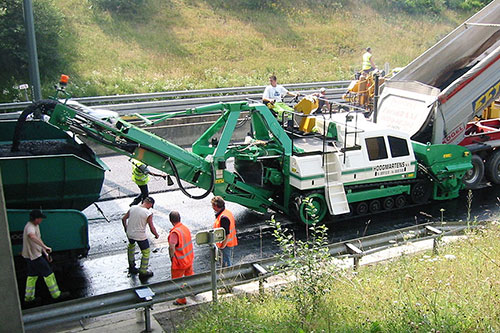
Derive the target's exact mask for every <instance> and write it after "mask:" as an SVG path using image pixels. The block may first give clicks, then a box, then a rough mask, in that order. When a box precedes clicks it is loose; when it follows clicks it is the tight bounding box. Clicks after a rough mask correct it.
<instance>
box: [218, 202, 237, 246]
mask: <svg viewBox="0 0 500 333" xmlns="http://www.w3.org/2000/svg"><path fill="white" fill-rule="evenodd" d="M223 216H225V217H227V218H228V219H229V235H226V239H227V243H226V246H227V247H233V246H236V245H238V239H237V238H236V223H235V221H234V216H233V213H231V212H230V211H229V210H227V209H224V210H223V211H222V213H220V214H219V216H217V218H216V219H215V222H214V229H215V228H220V219H221V218H222V217H223ZM216 244H217V246H218V247H222V243H216Z"/></svg>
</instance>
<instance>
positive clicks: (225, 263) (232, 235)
mask: <svg viewBox="0 0 500 333" xmlns="http://www.w3.org/2000/svg"><path fill="white" fill-rule="evenodd" d="M212 209H213V210H214V212H215V222H214V228H224V230H225V231H226V239H225V240H224V241H223V242H221V243H216V244H217V247H218V248H219V249H221V251H222V267H229V266H231V259H232V257H233V250H234V247H235V246H236V245H238V239H237V238H236V223H235V221H234V216H233V213H231V212H230V211H229V210H228V209H226V203H225V202H224V199H222V198H221V197H219V196H215V197H213V198H212Z"/></svg>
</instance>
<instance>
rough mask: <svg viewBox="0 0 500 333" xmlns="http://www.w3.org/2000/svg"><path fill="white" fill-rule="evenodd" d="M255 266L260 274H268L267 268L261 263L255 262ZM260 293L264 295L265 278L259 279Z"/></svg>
mask: <svg viewBox="0 0 500 333" xmlns="http://www.w3.org/2000/svg"><path fill="white" fill-rule="evenodd" d="M252 266H253V268H254V269H255V270H256V271H257V272H258V275H259V276H264V275H266V274H267V270H266V269H265V268H264V267H262V266H261V265H259V264H253V265H252ZM259 295H261V296H263V295H264V278H260V279H259Z"/></svg>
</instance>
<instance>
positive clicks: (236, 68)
mask: <svg viewBox="0 0 500 333" xmlns="http://www.w3.org/2000/svg"><path fill="white" fill-rule="evenodd" d="M146 3H147V4H146V5H145V6H144V7H142V8H141V9H140V11H139V12H138V13H136V14H125V15H117V14H114V13H112V12H108V11H103V10H99V9H98V8H95V7H93V6H92V1H90V0H84V1H80V0H67V1H57V2H55V5H57V6H58V7H59V9H60V11H61V12H62V13H63V14H64V16H65V25H64V29H65V33H63V34H62V40H63V43H62V46H61V49H60V52H61V54H60V55H62V56H63V57H64V58H65V61H66V62H65V63H67V66H66V67H65V69H64V72H65V74H67V75H70V77H71V81H70V82H71V85H70V87H69V91H71V92H72V93H73V95H75V96H94V95H106V94H124V93H142V92H157V91H168V90H182V89H200V88H218V87H231V86H247V85H265V84H267V81H268V79H267V78H268V76H269V75H270V74H276V75H277V76H278V80H279V81H280V82H281V83H295V82H310V81H323V80H345V79H351V78H352V77H353V74H354V72H355V71H356V70H359V68H360V63H361V55H362V53H363V52H364V48H365V47H366V46H370V47H372V49H373V52H374V60H375V62H376V64H377V65H378V66H379V67H381V68H383V65H384V63H386V62H387V63H389V64H390V66H391V67H392V68H394V67H399V66H404V65H406V64H407V63H409V62H410V61H411V60H413V59H414V58H415V57H417V56H418V55H420V54H421V53H422V52H423V51H425V50H426V49H427V48H429V47H430V46H431V45H433V44H434V43H435V42H436V41H437V40H439V39H440V38H441V37H443V36H444V35H445V34H447V33H448V32H450V31H451V30H453V29H454V28H455V27H456V26H458V25H459V24H460V23H462V22H463V21H464V20H465V19H466V18H467V17H469V16H470V15H471V14H472V13H470V12H469V13H463V12H455V11H451V10H446V11H443V12H441V14H440V15H439V16H436V15H434V16H433V15H423V14H422V15H413V16H411V15H409V14H406V13H404V12H401V11H397V10H393V9H391V8H387V7H383V6H379V5H377V3H375V2H373V1H371V0H370V1H363V0H352V1H347V0H339V1H333V0H332V1H326V2H325V3H328V4H329V5H328V6H324V5H320V4H321V3H322V2H319V1H318V2H317V5H308V6H296V7H293V6H292V5H290V4H293V3H294V2H293V1H289V2H283V3H285V4H288V5H287V7H286V8H273V9H272V10H267V11H264V10H250V9H245V8H244V7H237V8H235V6H234V5H232V4H231V5H228V2H226V1H210V0H148V1H146ZM221 3H224V5H221ZM275 3H280V2H279V1H275ZM297 3H300V2H297ZM308 3H311V4H312V3H314V1H308ZM378 7H380V8H378ZM59 74H60V73H53V74H52V75H47V76H44V77H42V78H41V80H42V85H43V95H44V96H49V95H51V94H52V92H53V84H54V83H55V81H56V80H57V78H58V77H59ZM20 81H23V80H21V79H20ZM21 83H24V81H23V82H9V84H10V85H14V84H15V85H18V84H21ZM0 88H1V89H2V91H3V92H4V96H11V94H6V93H5V91H9V90H10V89H11V86H9V87H0Z"/></svg>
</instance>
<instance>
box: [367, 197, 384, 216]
mask: <svg viewBox="0 0 500 333" xmlns="http://www.w3.org/2000/svg"><path fill="white" fill-rule="evenodd" d="M369 208H370V213H376V212H378V211H380V209H381V208H382V205H381V204H380V200H378V199H375V200H372V201H370V207H369Z"/></svg>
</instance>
